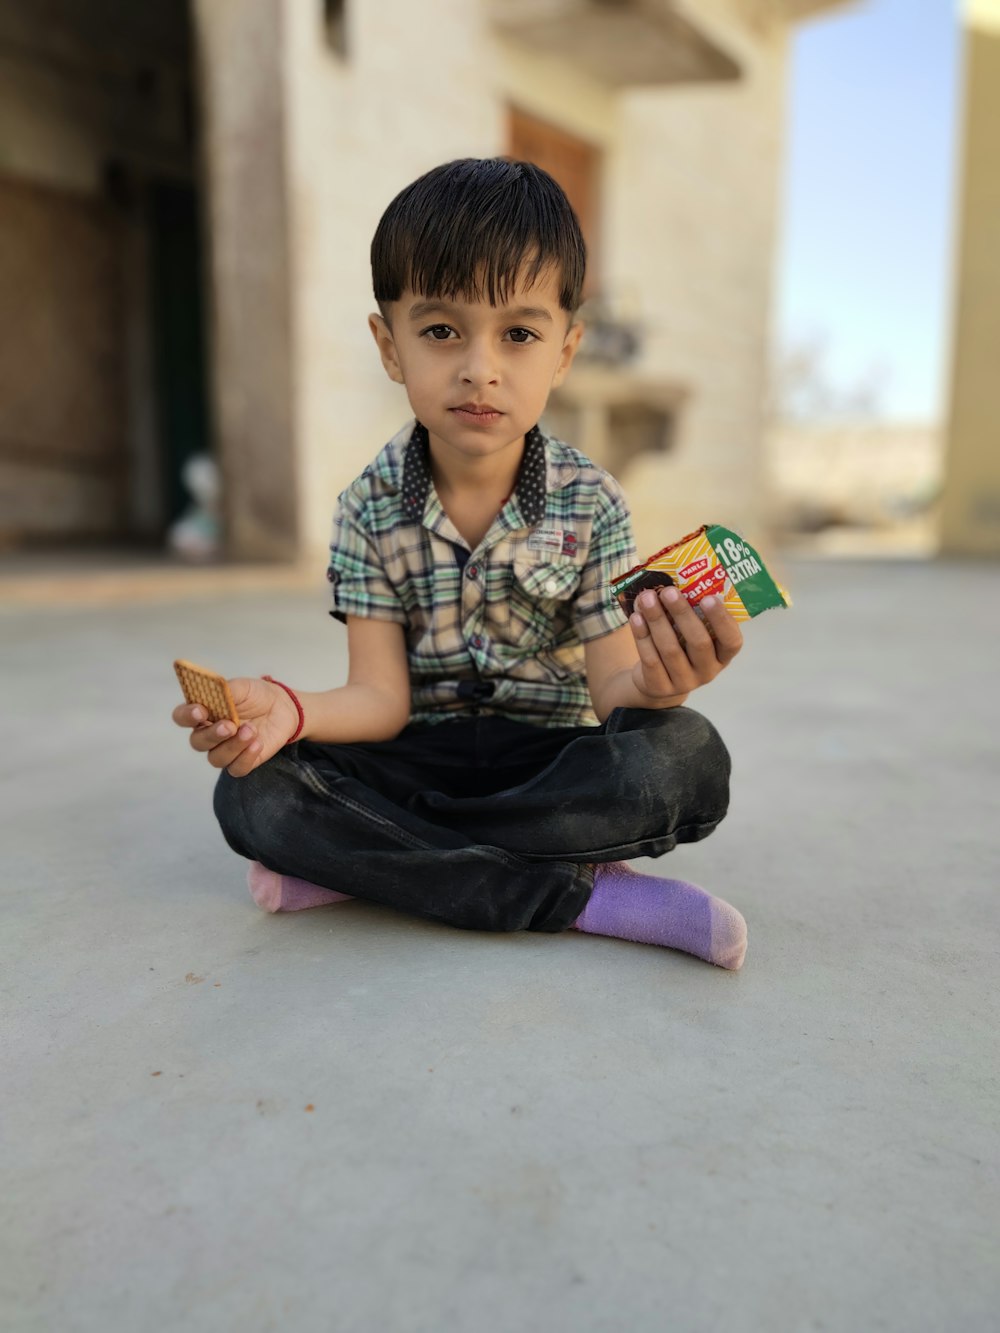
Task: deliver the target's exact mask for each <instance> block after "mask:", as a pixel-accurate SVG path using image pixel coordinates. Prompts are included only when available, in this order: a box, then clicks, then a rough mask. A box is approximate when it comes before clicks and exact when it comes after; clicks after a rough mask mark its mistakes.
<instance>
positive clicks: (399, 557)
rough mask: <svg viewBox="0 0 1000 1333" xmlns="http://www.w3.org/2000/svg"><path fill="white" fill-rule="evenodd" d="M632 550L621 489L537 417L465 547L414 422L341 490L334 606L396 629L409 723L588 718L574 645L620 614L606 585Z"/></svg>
mask: <svg viewBox="0 0 1000 1333" xmlns="http://www.w3.org/2000/svg"><path fill="white" fill-rule="evenodd" d="M637 561H638V554H637V552H636V549H635V542H634V539H633V536H632V524H631V519H630V516H629V511H628V506H627V504H626V502H625V498H624V496H623V494H622V490H621V487H620V486H619V485H618V483H617V482H616V481H615V480H614V478H613V477H611V476H610V475H609V474H608V473H607V472H605V471H604V470H603V469H602V468H599V467H597V466H596V465H595V464H594V463H592V462H591V461H590V460H589V459H588V458H585V457H584V455H583V454H581V453H578V452H577V450H575V449H572V448H570V447H569V445H566V444H563V443H562V442H561V441H559V440H555V439H552V438H550V437H549V436H546V435H545V434H544V433H543V432H542V431H541V429H540V428H539V427H537V426H536V427H535V428H534V429H533V430H531V431H529V433H528V435H527V436H526V439H525V450H524V456H523V459H522V461H521V467H520V470H519V472H518V477H517V483H516V485H515V488H514V491H513V494H512V495H511V496H510V498H509V499H508V500H507V502H506V503H505V504H504V506H503V508H502V509H501V511H500V513H499V514H498V515H497V517H496V518H495V519H494V521H493V524H492V526H491V527H490V530H489V532H487V534H486V536H485V537H484V538H483V539H482V541H481V542H480V543H479V545H478V546H477V547H476V549H475V550H474V551H470V550H469V547H468V543H467V542H466V541H465V540H464V539H463V538H462V537H461V536H460V534H459V533H458V531H457V529H456V528H455V527H454V525H453V524H452V522H451V520H450V519H449V518H448V516H447V515H446V514H445V512H444V510H443V508H442V507H441V502H440V500H439V499H438V497H437V492H436V491H435V489H434V486H433V484H432V482H431V469H430V454H429V449H428V440H427V432H426V430H425V428H424V427H423V426H422V425H420V424H419V423H416V424H415V425H409V426H406V427H405V428H404V429H403V430H401V431H400V432H399V434H398V435H396V436H395V437H394V438H393V439H392V440H390V442H389V443H388V444H387V445H386V447H385V448H384V449H383V450H382V452H381V453H380V454H379V455H378V457H377V458H376V459H375V460H374V462H373V463H371V464H370V465H369V466H368V467H367V468H365V470H364V472H363V473H362V474H361V476H360V477H359V478H358V479H357V481H355V482H354V483H353V484H352V485H351V486H349V487H348V488H347V490H346V491H344V493H343V494H342V495H341V497H340V501H339V505H338V508H337V512H336V515H335V517H334V526H333V540H332V542H331V545H330V567H329V570H328V571H327V577H328V578H329V580H330V584H331V587H332V590H333V606H334V609H333V611H332V612H331V615H333V616H335V617H336V618H337V619H338V620H341V621H345V620H346V618H347V617H348V616H360V617H363V618H368V619H374V620H392V621H395V622H397V623H398V624H400V625H403V626H404V627H405V630H406V647H407V653H408V656H409V666H410V681H411V685H412V691H413V693H412V714H411V719H410V720H411V721H412V722H440V721H443V720H445V719H447V718H450V717H463V716H464V717H467V716H469V715H475V714H480V713H489V714H495V715H498V716H501V717H508V718H514V719H516V720H519V721H525V722H535V723H537V724H539V725H544V726H551V727H561V726H580V725H586V724H588V723H591V724H592V723H595V722H596V720H597V719H596V717H595V716H594V712H593V708H592V707H591V703H590V695H589V693H588V691H587V685H586V680H585V676H584V652H583V644H584V643H586V642H587V641H588V640H589V639H597V638H600V637H602V636H603V635H605V634H610V633H611V632H612V631H613V630H616V629H618V628H619V627H620V626H622V625H624V624H625V623H626V620H625V616H624V614H623V612H622V611H621V610H620V608H619V606H618V604H617V602H616V601H615V600H614V599H613V597H612V595H611V592H610V589H609V586H608V585H609V582H610V580H611V578H612V577H614V576H615V575H617V574H621V573H622V571H623V570H626V569H629V568H630V567H631V566H633V565H635V564H636V563H637Z"/></svg>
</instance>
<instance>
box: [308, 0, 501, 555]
mask: <svg viewBox="0 0 1000 1333" xmlns="http://www.w3.org/2000/svg"><path fill="white" fill-rule="evenodd" d="M318 14H319V6H318V5H316V6H311V5H298V6H291V5H290V6H288V7H287V9H286V19H287V23H288V27H287V46H286V51H285V70H286V88H287V106H288V138H287V142H288V169H289V184H290V202H291V227H292V247H291V252H292V256H293V270H292V291H293V311H294V315H293V318H294V329H295V342H296V384H295V411H296V421H297V435H298V445H299V451H300V453H299V458H300V472H299V504H300V509H301V523H302V529H301V530H302V540H303V544H304V547H305V548H306V550H307V551H317V552H318V551H319V550H320V549H325V547H326V545H327V543H328V541H329V536H330V516H331V514H332V511H333V504H334V501H335V499H336V496H337V494H338V493H339V491H340V490H341V489H343V487H344V486H345V485H347V483H348V482H350V481H351V480H352V479H353V478H354V477H355V476H356V475H357V474H358V473H359V472H360V471H361V469H362V468H363V467H364V466H365V465H366V464H367V463H368V462H369V461H370V460H371V459H372V457H374V455H375V453H376V452H377V451H378V449H379V448H380V447H381V445H382V443H384V442H385V440H387V439H388V438H389V436H390V435H392V434H393V433H394V432H395V431H396V430H398V429H399V426H400V425H401V424H402V422H403V421H405V419H406V417H407V416H408V415H409V407H408V404H407V402H406V398H405V395H404V393H403V391H402V389H401V388H399V387H398V386H396V385H393V384H390V382H389V381H388V380H387V379H386V377H385V374H384V372H383V371H382V368H381V365H380V364H379V362H378V357H377V353H376V350H375V344H374V342H373V341H372V339H371V337H370V335H369V333H368V330H367V327H366V319H367V316H368V314H369V312H370V311H371V310H373V309H374V301H373V299H372V294H371V276H370V270H369V261H368V252H369V246H370V244H371V237H372V233H373V232H374V230H375V226H376V224H377V222H378V219H379V217H380V215H381V213H382V210H383V209H384V208H385V206H386V204H388V202H389V200H390V199H391V198H392V197H393V196H394V195H395V194H396V193H397V192H398V191H399V190H401V189H402V188H403V186H404V185H406V184H408V182H409V181H410V180H412V179H413V178H414V177H415V176H417V175H419V174H420V173H421V172H422V171H426V170H428V169H429V168H430V167H432V166H435V165H437V164H438V163H439V162H442V161H446V160H448V159H449V158H454V157H481V156H486V155H489V154H493V153H496V152H498V151H500V149H501V147H502V145H501V142H500V116H499V101H498V98H497V95H496V92H495V90H494V88H493V87H492V86H491V81H490V78H489V77H488V76H486V77H484V74H483V71H484V70H487V69H489V67H490V66H489V61H488V55H489V51H490V47H489V34H488V32H487V31H486V29H485V25H484V19H483V14H482V10H481V7H480V5H478V4H470V3H468V0H432V2H431V3H425V4H421V5H414V4H413V3H412V2H411V0H380V3H379V4H378V5H363V4H357V5H350V6H349V8H348V14H349V20H350V23H349V29H348V33H347V42H348V56H347V58H346V60H341V59H340V57H339V56H338V55H337V54H336V53H335V52H334V51H333V50H332V49H331V48H330V47H329V45H328V44H327V43H326V41H325V39H324V36H323V34H322V32H321V31H320V27H319V24H318V22H317V18H318Z"/></svg>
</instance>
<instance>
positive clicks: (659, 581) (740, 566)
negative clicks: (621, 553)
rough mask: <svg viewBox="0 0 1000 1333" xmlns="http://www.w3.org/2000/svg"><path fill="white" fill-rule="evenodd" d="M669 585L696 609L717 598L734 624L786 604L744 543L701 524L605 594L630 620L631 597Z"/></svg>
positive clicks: (621, 577)
mask: <svg viewBox="0 0 1000 1333" xmlns="http://www.w3.org/2000/svg"><path fill="white" fill-rule="evenodd" d="M669 584H673V585H674V586H675V587H676V588H677V591H678V592H680V593H681V594H682V595H683V596H684V597H685V598H686V599H687V600H688V601H689V602H690V603H691V605H692V606H693V607H694V608H695V609H696V610H697V609H698V604H699V603H700V602H701V601H702V600H703V599H704V598H706V597H709V596H716V597H721V598H722V601H723V602H724V603H725V605H726V607H727V608H728V610H729V612H730V614H731V615H732V616H733V618H734V619H735V620H750V619H751V618H752V617H753V616H757V615H760V613H761V612H762V611H767V610H768V609H769V608H770V607H773V606H791V604H792V599H791V597H789V595H788V593H787V591H786V590H785V589H784V588H783V587H782V586H781V584H780V583H776V582H775V580H774V579H773V578H772V577H771V575H770V574H769V573H768V572H767V569H766V568H765V567H764V562H763V560H762V559H761V558H760V556H759V554H758V553H757V552H756V551H755V550H754V548H753V547H752V546H751V545H750V543H749V542H748V541H745V540H744V538H742V537H740V536H738V535H737V534H736V533H735V532H732V531H731V530H730V529H729V528H724V527H722V525H721V524H719V523H706V524H705V525H704V526H703V527H700V528H698V529H697V531H695V532H689V533H688V535H687V536H686V537H682V538H681V539H680V541H677V542H673V543H672V545H670V546H664V548H663V550H662V551H657V552H656V554H655V555H651V556H650V557H649V559H648V560H644V561H643V562H642V564H641V565H636V566H635V568H634V569H629V570H626V572H625V573H624V574H620V575H619V576H618V578H616V579H613V580H612V582H611V589H612V592H613V593H614V595H615V597H617V599H618V602H619V605H620V606H621V608H622V610H623V611H624V612H625V614H626V615H628V616H630V615H631V614H632V612H633V611H634V610H635V599H636V597H638V595H639V593H641V592H642V591H643V590H644V589H645V588H661V587H663V586H665V585H669Z"/></svg>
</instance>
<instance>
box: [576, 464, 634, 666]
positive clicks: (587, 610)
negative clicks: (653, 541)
mask: <svg viewBox="0 0 1000 1333" xmlns="http://www.w3.org/2000/svg"><path fill="white" fill-rule="evenodd" d="M638 563H639V555H638V552H637V550H636V545H635V537H634V536H633V534H632V515H631V514H630V513H629V507H628V502H627V501H626V499H625V493H624V491H623V490H622V488H621V487H620V486H619V484H618V483H617V482H616V481H615V480H614V478H613V477H611V476H609V475H607V474H606V475H605V477H604V485H603V488H602V492H601V502H600V503H599V505H598V509H597V513H596V515H595V518H594V527H593V531H592V533H591V538H590V548H589V550H588V552H587V563H586V564H585V565H584V567H583V574H582V575H581V577H580V586H579V590H578V592H577V595H576V600H575V602H574V607H573V613H574V620H575V624H576V631H577V634H578V635H579V638H580V642H581V643H586V642H587V641H588V640H589V639H600V638H603V637H604V635H605V634H611V633H613V632H614V631H615V630H616V629H621V627H622V626H623V625H625V624H627V623H628V617H627V616H626V615H625V612H624V611H623V610H622V609H621V607H620V606H619V605H618V600H617V598H616V597H615V596H614V595H613V593H612V591H611V580H612V579H613V578H617V577H618V575H619V574H624V573H625V571H626V570H627V569H631V568H632V566H633V565H636V564H638Z"/></svg>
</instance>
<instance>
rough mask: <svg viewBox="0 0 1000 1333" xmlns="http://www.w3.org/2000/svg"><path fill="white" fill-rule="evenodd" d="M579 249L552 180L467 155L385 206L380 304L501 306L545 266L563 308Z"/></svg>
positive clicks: (579, 264) (576, 298) (572, 300)
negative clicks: (419, 299) (404, 298)
mask: <svg viewBox="0 0 1000 1333" xmlns="http://www.w3.org/2000/svg"><path fill="white" fill-rule="evenodd" d="M585 267H586V249H585V247H584V243H583V237H582V235H581V232H580V225H579V222H578V221H577V218H576V214H575V213H574V212H573V210H572V208H571V207H570V204H569V201H568V200H567V198H566V196H565V194H564V193H563V191H562V190H561V188H560V187H559V185H557V184H556V182H555V181H554V180H553V179H552V177H551V176H549V175H548V174H547V172H544V171H542V170H541V168H540V167H536V166H534V165H533V164H531V163H527V162H509V161H506V160H505V159H503V158H486V159H483V160H479V159H475V158H471V159H466V160H462V161H459V162H449V163H447V164H446V165H445V166H443V167H438V168H436V169H435V170H433V171H430V172H428V173H427V174H426V175H425V176H421V177H420V179H419V180H417V181H414V182H413V184H412V185H410V186H408V187H407V188H406V189H405V190H403V191H402V193H401V194H399V195H397V197H396V198H395V199H394V200H393V201H392V203H391V204H390V205H389V207H388V208H387V209H386V211H385V213H384V215H383V217H382V220H381V222H380V223H379V225H378V229H377V230H376V232H375V237H374V239H373V241H372V277H373V280H374V285H375V298H376V300H378V301H379V302H380V303H383V302H391V301H397V300H399V298H400V296H401V295H402V293H403V292H404V291H405V290H407V289H409V290H411V291H413V292H415V293H417V294H419V295H420V296H423V297H425V298H434V297H441V298H442V299H445V300H454V299H456V298H464V299H465V300H471V301H488V302H489V303H490V305H494V306H495V305H503V304H505V303H506V301H507V300H508V298H509V296H510V294H511V292H512V291H513V290H514V288H515V287H517V286H518V284H519V283H523V284H525V285H528V286H530V285H532V284H534V283H535V282H536V281H537V280H538V279H539V278H540V277H541V275H542V274H543V273H544V272H545V271H546V270H548V269H550V268H551V269H554V270H555V272H556V273H557V274H558V280H559V302H560V305H561V306H562V307H563V308H564V309H565V310H568V311H570V312H573V311H575V310H576V309H577V307H578V306H579V304H580V299H581V290H582V287H583V277H584V269H585Z"/></svg>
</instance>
